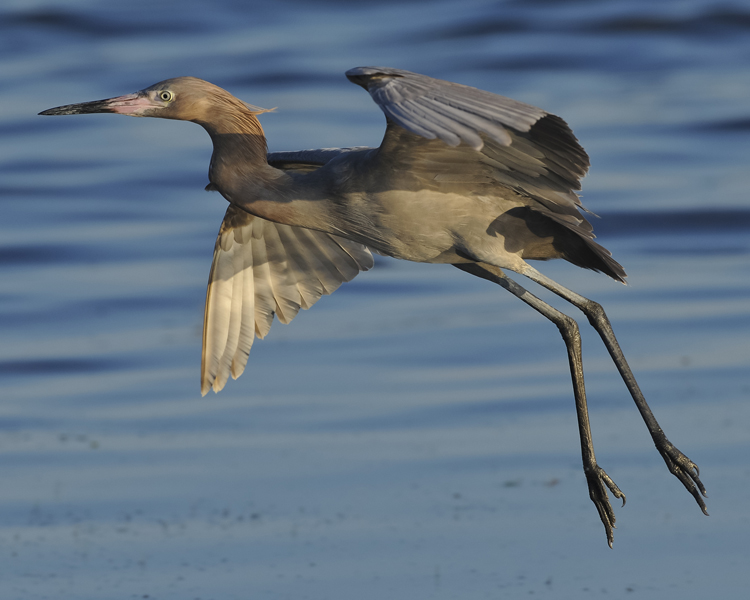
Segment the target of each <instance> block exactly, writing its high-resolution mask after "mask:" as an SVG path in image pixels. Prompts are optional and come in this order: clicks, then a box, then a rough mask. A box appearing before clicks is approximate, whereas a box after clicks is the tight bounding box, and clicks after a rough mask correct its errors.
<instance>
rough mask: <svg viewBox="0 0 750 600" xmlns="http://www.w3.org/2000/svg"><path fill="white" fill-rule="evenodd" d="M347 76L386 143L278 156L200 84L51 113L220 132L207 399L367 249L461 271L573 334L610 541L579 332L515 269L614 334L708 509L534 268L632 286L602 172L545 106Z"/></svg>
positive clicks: (246, 116)
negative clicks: (617, 255)
mask: <svg viewBox="0 0 750 600" xmlns="http://www.w3.org/2000/svg"><path fill="white" fill-rule="evenodd" d="M347 77H348V78H349V79H350V80H351V81H352V82H353V83H356V84H358V85H360V86H362V87H363V88H365V89H366V90H367V91H368V92H369V93H370V95H371V96H372V98H373V100H375V102H376V103H377V104H378V105H379V106H380V108H381V109H382V110H383V112H384V113H385V115H386V117H387V129H386V133H385V137H384V139H383V142H382V144H381V145H380V147H378V148H349V149H323V150H306V151H300V152H277V153H271V154H268V153H267V146H266V139H265V136H264V134H263V129H262V127H261V125H260V123H259V121H258V119H257V115H258V114H260V113H261V112H264V111H263V110H262V109H258V108H257V107H253V106H250V105H247V104H245V103H244V102H242V101H241V100H239V99H237V98H235V97H234V96H232V95H231V94H230V93H229V92H227V91H225V90H223V89H221V88H219V87H217V86H215V85H213V84H210V83H208V82H205V81H202V80H200V79H195V78H192V77H180V78H176V79H169V80H166V81H162V82H160V83H158V84H155V85H153V86H151V87H149V88H146V89H144V90H142V91H140V92H137V93H136V94H130V95H127V96H121V97H119V98H112V99H110V100H102V101H97V102H89V103H84V104H77V105H68V106H62V107H59V108H56V109H50V110H48V111H44V113H42V114H81V113H91V112H115V113H120V114H127V115H131V116H150V117H161V118H168V119H178V120H187V121H193V122H195V123H198V124H199V125H201V126H202V127H204V129H206V131H207V132H208V134H209V135H210V136H211V140H212V142H213V147H214V151H213V155H212V157H211V164H210V167H209V181H210V183H209V185H208V186H207V188H206V189H209V190H214V191H218V192H220V193H221V195H222V196H224V198H226V199H227V200H228V201H229V203H230V206H229V208H228V209H227V214H226V215H225V218H224V222H223V223H222V226H221V229H220V232H219V236H218V239H217V242H216V246H215V251H214V260H213V264H212V267H211V275H210V277H209V286H208V294H207V300H206V312H205V323H204V337H203V363H202V378H201V379H202V391H203V393H204V394H205V393H206V392H207V391H208V390H209V389H211V388H213V389H214V391H219V390H220V389H221V388H222V387H223V386H224V384H225V383H226V381H227V378H228V376H229V375H230V374H231V375H232V376H233V377H235V378H236V377H238V376H239V375H240V374H241V373H242V371H243V369H244V367H245V363H246V361H247V358H248V353H249V351H250V347H251V346H252V343H253V339H254V337H261V338H262V337H264V336H265V335H266V334H267V333H268V330H269V329H270V326H271V323H272V321H273V318H274V315H275V316H276V317H277V318H278V319H279V320H280V321H282V322H284V323H288V322H289V321H290V320H291V319H293V318H294V316H295V315H296V314H297V312H298V311H299V309H300V308H309V307H310V306H312V304H314V303H315V302H316V301H317V300H318V299H319V298H320V296H321V295H323V294H329V293H331V292H333V291H334V290H335V289H336V288H337V287H338V286H339V285H340V284H341V283H342V282H344V281H349V280H350V279H351V278H353V277H354V276H355V275H357V273H359V272H360V271H362V270H367V269H369V268H370V267H371V266H372V256H371V254H370V250H372V251H375V252H377V253H379V254H382V255H386V256H392V257H395V258H399V259H405V260H411V261H416V262H427V263H445V264H452V265H454V266H456V267H458V268H459V269H461V270H464V271H466V272H468V273H471V274H473V275H476V276H478V277H482V278H484V279H487V280H489V281H492V282H494V283H497V284H499V285H501V286H502V287H503V288H505V289H507V290H508V291H510V292H511V293H512V294H514V295H515V296H517V297H518V298H520V299H521V300H523V301H524V302H526V303H527V304H529V305H530V306H532V307H533V308H534V309H535V310H537V311H539V312H540V313H541V314H543V315H544V316H546V317H547V318H549V319H550V320H551V321H553V322H554V323H555V324H556V325H557V326H558V328H559V329H560V331H561V333H562V335H563V338H564V340H565V343H566V346H567V348H568V357H569V362H570V367H571V376H572V380H573V388H574V392H575V398H576V409H577V413H578V422H579V430H580V434H581V447H582V453H583V463H584V471H585V473H586V477H587V481H588V485H589V492H590V496H591V498H592V500H593V501H594V503H595V505H596V507H597V510H598V511H599V515H600V517H601V519H602V522H603V523H604V526H605V529H606V531H607V537H608V541H609V543H610V545H611V543H612V527H613V526H614V513H613V511H612V508H611V506H610V504H609V500H608V498H607V494H606V489H607V488H608V489H609V490H610V491H611V492H612V493H613V494H614V495H615V496H616V497H618V498H623V502H624V495H623V494H622V492H620V490H619V489H618V488H617V486H616V485H615V484H614V482H613V481H612V480H611V479H610V478H609V477H608V476H607V474H606V473H605V472H604V471H603V470H602V469H601V468H600V467H599V466H598V465H597V464H596V460H595V457H594V451H593V444H592V442H591V432H590V426H589V422H588V412H587V407H586V395H585V389H584V385H583V365H582V359H581V354H580V335H579V333H578V326H577V325H576V323H575V321H573V320H572V319H571V318H570V317H567V316H566V315H564V314H562V313H560V312H559V311H557V310H555V309H554V308H552V307H551V306H549V305H547V304H546V303H544V302H542V301H541V300H539V299H538V298H536V297H535V296H533V295H532V294H530V293H529V292H528V291H526V290H525V289H524V288H522V287H521V286H520V285H518V284H517V283H516V282H515V281H513V280H511V279H509V278H508V277H507V276H506V275H505V274H504V273H503V271H502V270H503V269H507V270H510V271H513V272H516V273H519V274H522V275H524V276H526V277H528V278H530V279H532V280H533V281H535V282H537V283H539V284H540V285H542V286H544V287H546V288H548V289H550V290H551V291H553V292H554V293H556V294H558V295H559V296H561V297H562V298H564V299H565V300H567V301H568V302H570V303H572V304H573V305H575V306H576V307H578V308H580V309H581V310H583V311H584V313H585V314H586V316H587V317H588V319H589V321H590V322H591V324H592V325H593V326H594V327H595V328H596V330H597V331H598V332H599V334H600V335H601V337H602V339H603V341H604V343H605V345H606V346H607V349H608V350H609V352H610V354H611V356H612V358H613V360H614V362H615V364H616V365H617V367H618V369H619V371H620V373H621V375H622V377H623V380H624V381H625V383H626V385H627V387H628V389H629V391H630V393H631V395H632V397H633V399H634V400H635V402H636V404H637V406H638V408H639V410H640V411H641V414H642V416H643V418H644V420H645V422H646V424H647V426H648V428H649V431H650V432H651V435H652V438H653V439H654V442H655V444H656V447H657V449H659V452H660V453H661V454H662V457H663V458H664V460H665V461H666V463H667V465H668V467H669V469H670V471H671V472H672V473H674V474H675V475H676V476H677V477H678V478H679V479H680V481H682V483H683V484H684V485H685V487H686V488H687V489H688V490H689V491H690V492H691V493H692V494H693V496H694V498H695V499H696V501H697V502H698V503H699V505H700V506H701V508H702V509H703V510H704V512H705V504H704V503H703V500H702V499H701V497H700V494H701V493H703V494H704V495H705V489H704V488H703V485H702V483H701V482H700V479H699V478H698V471H697V467H696V466H695V464H694V463H692V462H691V461H690V460H689V459H688V458H687V457H686V456H685V455H684V454H682V453H681V452H680V451H679V450H677V449H676V448H674V446H672V445H671V443H669V441H668V440H667V438H666V437H665V436H664V433H663V432H662V430H661V428H660V427H659V425H658V423H657V422H656V419H655V418H654V417H653V414H652V413H651V410H650V409H649V407H648V405H647V404H646V401H645V399H644V398H643V395H642V394H641V392H640V389H638V385H637V383H636V382H635V378H634V377H633V375H632V372H631V371H630V368H629V367H628V365H627V362H626V361H625V358H624V356H623V354H622V351H621V350H620V347H619V345H618V344H617V340H616V339H615V337H614V333H613V332H612V329H611V326H610V324H609V321H608V319H607V317H606V315H605V314H604V311H603V310H602V309H601V306H599V305H598V304H596V303H594V302H591V301H590V300H587V299H586V298H583V297H581V296H579V295H578V294H576V293H575V292H572V291H570V290H568V289H566V288H564V287H562V286H560V285H559V284H557V283H555V282H554V281H552V280H550V279H548V278H546V277H545V276H544V275H542V274H541V273H539V272H538V271H537V270H536V269H534V268H533V267H531V266H530V265H529V264H528V262H527V261H529V260H548V259H554V258H562V259H565V260H567V261H569V262H571V263H573V264H575V265H577V266H580V267H584V268H588V269H593V270H596V271H601V272H603V273H605V274H607V275H609V276H610V277H612V278H613V279H615V280H618V281H624V278H625V272H624V270H623V269H622V267H621V266H620V265H619V264H618V263H617V262H616V261H615V260H614V259H612V257H611V255H610V253H609V252H608V251H607V250H606V249H605V248H603V247H602V246H600V245H599V244H597V243H596V242H595V241H594V235H593V230H592V227H591V224H590V223H589V222H588V221H587V220H586V219H585V218H584V216H583V214H582V213H581V210H582V209H583V207H582V205H581V203H580V200H579V198H578V195H577V194H576V191H577V190H579V189H580V179H581V178H582V177H583V176H584V175H585V173H586V171H587V170H588V166H589V161H588V156H587V155H586V153H585V151H584V150H583V148H582V147H581V146H580V144H579V143H578V140H576V138H575V137H574V136H573V134H572V132H571V130H570V128H569V127H568V126H567V124H566V123H565V122H564V121H563V120H562V119H560V118H559V117H556V116H555V115H551V114H549V113H547V112H545V111H543V110H541V109H539V108H536V107H534V106H530V105H527V104H523V103H520V102H516V101H514V100H511V99H509V98H504V97H502V96H497V95H495V94H491V93H489V92H485V91H482V90H477V89H475V88H470V87H467V86H462V85H459V84H454V83H450V82H446V81H441V80H437V79H432V78H430V77H426V76H424V75H418V74H416V73H410V72H408V71H401V70H397V69H389V68H383V67H360V68H357V69H352V70H350V71H348V72H347Z"/></svg>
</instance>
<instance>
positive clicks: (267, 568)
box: [0, 0, 750, 600]
mask: <svg viewBox="0 0 750 600" xmlns="http://www.w3.org/2000/svg"><path fill="white" fill-rule="evenodd" d="M360 65H386V66H393V67H399V68H405V69H409V70H412V71H417V72H421V73H425V74H428V75H431V76H435V77H440V78H444V79H449V80H453V81H458V82H460V83H465V84H469V85H474V86H477V87H480V88H483V89H487V90H490V91H493V92H497V93H500V94H503V95H506V96H511V97H513V98H517V99H519V100H522V101H525V102H529V103H531V104H535V105H538V106H541V107H543V108H544V109H546V110H548V111H550V112H553V113H556V114H559V115H561V116H563V117H564V118H565V119H566V120H567V121H568V122H569V123H570V124H571V126H572V127H573V129H574V131H575V133H576V135H577V136H578V137H579V139H580V140H581V142H582V143H583V145H584V146H585V147H586V149H587V151H588V152H589V154H590V155H591V162H592V169H591V172H590V174H589V176H587V178H586V179H585V181H584V190H583V192H584V196H583V199H584V202H585V204H586V205H587V206H588V208H590V209H591V210H593V211H594V212H596V213H597V214H598V215H599V216H600V217H601V219H595V222H594V225H595V230H596V232H597V234H598V235H599V241H600V242H601V243H603V244H604V245H605V246H606V247H608V248H609V249H610V250H612V252H613V254H614V256H615V258H616V259H617V260H618V261H619V262H621V263H622V264H623V265H624V267H625V269H626V271H627V272H628V276H629V283H630V285H629V286H628V287H624V286H622V285H619V284H617V283H615V282H613V281H610V280H608V279H607V278H606V277H604V276H602V275H597V274H594V273H590V272H583V271H581V270H580V269H576V268H575V267H572V266H570V265H568V264H565V263H550V264H543V265H538V266H539V268H540V269H541V270H543V271H544V272H545V273H547V274H548V275H550V276H551V277H553V278H555V279H557V280H558V281H560V282H561V283H563V284H564V285H567V286H568V287H572V288H573V289H576V290H577V291H579V292H580V293H582V294H584V295H586V296H590V297H592V298H594V299H596V300H598V301H600V302H601V303H602V304H603V305H604V306H605V308H606V309H607V311H608V314H609V316H610V318H611V320H612V322H613V324H614V327H615V330H616V331H617V333H618V337H619V339H620V342H621V344H622V346H623V348H624V350H625V352H626V355H627V356H628V358H629V360H630V362H631V365H632V366H633V368H634V371H635V372H636V375H637V376H638V379H639V382H640V384H641V387H642V388H643V389H644V391H645V393H646V396H647V398H648V399H649V401H650V403H651V405H652V408H653V409H654V411H655V413H656V415H657V417H659V419H660V422H661V423H662V425H663V426H664V428H665V430H666V431H667V433H668V435H669V436H670V438H671V439H672V441H674V442H675V444H676V445H678V446H679V447H680V448H681V449H682V450H683V451H684V452H685V453H686V454H688V455H689V456H690V457H691V458H692V459H693V460H695V461H696V462H697V463H698V464H699V465H700V467H701V474H702V476H703V479H704V482H705V484H706V486H707V487H708V490H709V493H710V498H709V502H708V506H709V512H711V517H710V518H706V517H704V516H702V515H701V514H700V511H699V510H698V508H697V507H696V506H695V504H694V502H693V500H692V499H691V498H690V497H689V495H688V494H687V493H686V492H685V491H684V490H683V489H682V488H681V486H680V484H679V483H678V482H677V481H676V480H674V478H673V477H672V476H671V475H669V473H668V472H667V471H666V469H665V468H664V464H663V462H662V461H661V459H660V457H659V456H658V454H657V453H656V451H655V450H654V448H653V445H652V443H651V441H650V439H649V438H648V435H647V433H646V430H645V428H644V427H643V424H642V423H641V422H640V419H639V417H638V415H637V412H636V410H635V408H634V407H633V406H632V402H631V401H630V399H629V397H628V395H627V392H626V390H625V388H624V386H623V385H622V383H621V381H620V380H619V378H618V376H617V373H616V371H615V370H614V367H613V366H612V365H611V363H610V361H609V359H608V357H607V356H606V354H605V352H604V351H603V348H602V345H601V343H600V342H599V340H598V339H597V338H596V336H595V334H592V333H591V332H590V331H584V359H585V366H586V369H587V371H586V374H587V384H588V389H589V393H590V405H591V411H592V420H593V428H594V440H595V443H596V447H597V451H598V454H597V456H598V458H599V461H600V463H601V464H602V466H603V467H604V468H605V469H606V470H607V471H608V473H609V474H610V475H611V476H612V477H613V478H614V479H615V481H617V483H618V485H619V486H620V487H621V488H622V489H623V491H625V493H626V494H627V495H628V503H627V505H626V506H625V507H624V508H619V506H616V511H617V516H618V525H619V528H618V530H617V531H616V534H615V548H614V550H613V551H610V550H609V549H608V548H607V547H606V543H605V538H604V533H603V530H602V527H601V524H600V523H599V521H598V518H597V516H596V512H595V510H594V508H593V506H592V505H591V503H590V501H589V499H588V498H587V492H586V487H585V482H584V478H583V475H582V473H581V469H580V455H579V450H578V436H577V431H576V425H575V415H574V409H573V401H572V391H571V389H570V382H569V376H568V373H567V363H566V358H565V352H564V346H563V344H562V342H561V340H560V339H559V336H558V334H557V332H556V330H555V328H554V327H553V326H551V325H550V324H549V323H547V322H546V321H544V320H543V319H542V318H541V317H539V316H538V315H536V314H535V313H533V312H532V311H530V310H529V309H528V308H527V307H526V306H525V305H523V304H522V303H520V302H518V301H517V300H515V299H513V298H512V297H510V296H509V295H507V294H504V292H503V291H502V290H500V289H499V288H498V289H495V288H494V287H493V286H491V285H489V284H486V283H485V282H482V281H479V280H476V279H474V278H470V277H468V276H467V275H465V274H463V273H460V272H458V271H457V270H455V269H450V268H448V267H444V266H434V265H417V264H408V263H402V262H397V261H393V260H386V259H379V260H378V261H377V264H376V267H375V269H373V271H371V272H369V273H366V274H362V275H360V276H359V277H358V278H357V279H355V280H354V281H353V282H351V283H349V284H346V285H344V286H342V288H341V289H340V290H339V291H337V292H336V293H335V294H334V295H332V296H331V297H330V298H324V299H323V300H321V301H320V302H319V303H318V304H317V305H316V306H315V307H314V308H313V309H312V310H311V311H309V312H304V313H302V314H300V315H299V316H298V317H297V318H296V319H295V321H294V322H293V323H292V324H290V325H288V326H284V325H280V324H278V323H277V324H275V325H274V327H273V328H272V331H271V334H270V335H269V337H268V338H267V339H266V340H264V341H263V342H259V343H256V345H255V346H254V347H253V350H252V353H251V356H250V361H249V364H248V368H247V370H246V372H245V374H244V375H243V376H242V377H241V378H240V379H239V380H237V381H236V382H232V381H230V382H229V384H228V385H227V387H226V388H225V389H224V390H223V391H222V392H221V393H220V394H219V395H217V396H214V395H213V394H211V396H207V397H206V398H201V396H200V393H199V381H198V380H199V363H200V344H201V326H202V310H203V302H204V299H205V284H206V279H207V276H208V269H209V266H210V262H211V252H212V249H213V243H214V239H215V235H216V232H217V230H218V227H219V224H220V221H221V217H222V215H223V213H224V210H225V208H226V205H225V201H224V200H223V199H221V198H220V197H219V196H218V195H217V194H206V193H205V192H203V187H204V186H205V184H206V183H207V175H206V173H207V168H208V159H209V157H210V151H211V150H210V142H209V139H208V137H207V136H206V134H205V133H204V132H203V131H202V130H201V129H200V128H199V127H196V126H194V125H192V124H186V123H179V122H170V121H159V120H155V119H154V120H152V119H137V120H136V119H125V118H121V117H115V116H113V115H92V116H82V117H64V118H63V117H59V118H49V117H38V116H36V114H37V113H38V112H39V111H41V110H44V109H46V108H50V107H52V106H58V105H61V104H69V103H74V102H82V101H87V100H96V99H101V98H107V97H111V96H117V95H121V94H125V93H129V92H132V91H136V90H138V89H141V88H143V87H146V86H148V85H151V84H152V83H155V82H157V81H159V80H162V79H166V78H169V77H175V76H180V75H194V76H197V77H201V78H204V79H208V80H210V81H212V82H214V83H216V84H218V85H220V86H222V87H225V88H227V89H228V90H230V91H231V92H232V93H234V94H235V95H237V96H238V97H240V98H242V99H244V100H246V101H248V102H250V103H252V104H255V105H259V106H264V107H269V108H270V107H277V110H276V111H275V112H274V113H270V114H265V115H263V116H262V117H261V119H262V124H263V126H264V128H265V130H266V134H267V136H268V140H269V147H270V149H271V150H295V149H302V148H317V147H336V146H352V145H377V144H379V142H380V139H381V137H382V133H383V125H384V121H383V116H382V114H381V113H380V112H379V111H378V109H377V107H376V106H375V105H374V104H373V103H372V101H371V100H370V98H369V97H368V95H367V94H366V93H365V92H364V91H363V90H361V89H360V88H358V87H356V86H353V85H351V84H350V83H349V82H348V81H347V80H346V79H345V77H344V76H343V73H344V71H345V70H347V69H348V68H351V67H354V66H360ZM0 107H2V110H1V111H0V388H1V389H2V392H1V394H0V398H2V400H1V401H0V474H1V476H2V485H0V582H2V583H1V584H0V586H1V588H0V597H2V598H12V599H15V598H23V599H27V598H28V599H37V598H78V599H97V600H102V599H108V598H113V599H114V598H118V599H119V598H144V597H148V598H158V599H165V598H169V599H172V598H174V599H178V598H179V599H184V598H201V599H203V600H206V599H210V598H217V599H219V598H220V599H222V600H224V599H234V598H237V599H245V598H273V599H282V598H290V599H291V598H294V599H295V600H297V599H301V598H310V599H314V600H322V599H331V598H342V599H343V598H346V599H349V598H359V599H364V600H369V599H382V598H394V599H400V598H404V599H406V598H408V599H412V598H438V599H443V598H457V599H461V600H464V599H466V598H499V597H502V598H521V597H523V598H527V597H529V596H530V595H536V596H542V597H549V598H581V597H606V598H625V597H627V598H636V597H639V598H659V599H664V598H680V599H689V598H706V597H716V596H717V595H720V596H722V597H739V596H741V595H742V593H743V592H742V591H740V590H746V589H747V562H748V559H750V556H749V554H748V550H747V544H746V540H747V536H748V534H750V519H749V518H748V516H747V506H748V504H749V503H750V468H749V467H748V457H750V408H749V406H750V405H749V403H748V400H749V399H750V199H748V193H747V190H748V189H750V169H748V163H749V162H750V136H749V135H748V134H749V133H750V2H711V1H709V0H694V1H692V0H679V1H678V0H673V1H661V2H653V1H650V2H646V1H643V2H641V1H610V2H590V1H584V0H582V1H579V2H574V1H571V2H563V1H558V2H553V1H548V0H532V1H529V0H526V1H520V0H519V1H517V2H497V1H494V2H489V1H480V0H473V1H464V2H460V3H457V2H428V1H414V2H408V1H406V2H405V1H402V2H380V3H377V4H375V3H364V2H337V1H335V0H330V1H327V2H326V1H321V2H314V1H310V0H307V1H305V2H302V1H298V2H292V1H284V2H274V3H268V2H266V3H255V2H241V1H236V0H235V1H231V0H225V1H212V2H210V3H209V2H198V1H184V0H180V1H176V0H175V1H163V2H158V1H156V2H155V1H151V2H144V1H140V0H134V1H131V2H127V3H111V2H103V1H98V2H97V1H93V0H91V1H84V0H81V1H75V0H67V1H65V0H61V1H48V2H36V1H32V0H17V1H14V0H6V1H5V2H4V3H3V4H2V7H0ZM541 295H542V296H543V297H544V298H545V299H548V300H550V301H552V302H553V303H555V304H556V306H559V307H560V308H563V307H562V306H561V305H560V304H559V303H557V302H555V300H554V299H552V298H550V297H549V296H548V295H547V294H541ZM568 312H571V311H568ZM571 314H574V313H572V312H571ZM581 324H582V326H583V325H584V324H585V319H581Z"/></svg>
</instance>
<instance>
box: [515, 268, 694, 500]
mask: <svg viewBox="0 0 750 600" xmlns="http://www.w3.org/2000/svg"><path fill="white" fill-rule="evenodd" d="M522 274H523V275H525V276H526V277H528V278H529V279H531V280H532V281H535V282H536V283H538V284H539V285H541V286H543V287H545V288H547V289H548V290H550V291H551V292H554V293H555V294H557V295H558V296H560V297H561V298H563V299H565V300H567V301H568V302H570V303H571V304H573V305H574V306H576V307H577V308H579V309H581V310H582V311H583V313H584V314H585V315H586V317H587V318H588V320H589V323H591V325H592V327H593V328H594V329H596V331H597V333H599V335H600V336H601V338H602V341H603V342H604V345H605V346H606V347H607V350H608V351H609V355H610V356H611V357H612V360H613V361H614V363H615V366H616V367H617V370H618V371H619V372H620V376H621V377H622V379H623V381H624V382H625V385H626V386H627V388H628V391H629V392H630V395H631V396H632V397H633V400H634V401H635V405H636V406H637V407H638V410H639V411H640V413H641V417H642V418H643V421H644V422H645V423H646V427H648V430H649V433H651V438H652V439H653V440H654V445H655V446H656V449H657V450H658V451H659V454H661V456H662V458H663V459H664V462H665V463H667V468H668V469H669V471H670V473H672V474H673V475H674V476H675V477H677V479H679V480H680V481H681V482H682V484H683V485H684V486H685V488H686V489H687V490H688V491H689V492H690V493H691V494H692V495H693V498H695V501H696V502H697V503H698V506H700V507H701V510H702V511H703V514H705V515H708V512H707V510H706V503H705V502H703V498H701V494H703V495H704V496H706V495H707V494H706V488H705V487H704V486H703V483H701V480H700V478H699V477H698V475H699V471H698V466H697V465H696V464H695V463H694V462H693V461H691V460H690V459H689V458H688V457H687V456H685V455H684V454H683V453H682V452H680V451H679V450H678V449H677V448H675V447H674V446H673V445H672V442H670V441H669V440H668V439H667V436H666V435H665V434H664V431H662V428H661V427H660V426H659V423H658V422H657V421H656V418H655V417H654V413H652V412H651V408H650V407H649V405H648V403H647V402H646V399H645V398H644V397H643V393H642V392H641V390H640V388H639V387H638V383H637V382H636V380H635V377H634V376H633V372H632V371H631V370H630V367H629V366H628V363H627V361H626V360H625V355H624V354H623V353H622V350H621V349H620V344H618V343H617V339H616V338H615V334H614V331H612V325H611V324H610V322H609V319H608V318H607V315H606V314H605V312H604V309H603V308H602V307H601V305H600V304H598V303H596V302H593V301H591V300H589V299H588V298H584V297H583V296H580V295H579V294H576V293H575V292H573V291H571V290H569V289H567V288H565V287H563V286H561V285H560V284H558V283H556V282H555V281H552V280H551V279H550V278H549V277H545V276H544V275H542V274H541V273H540V272H539V271H537V270H536V269H534V268H533V267H527V269H526V270H524V271H523V273H522Z"/></svg>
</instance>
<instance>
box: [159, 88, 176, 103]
mask: <svg viewBox="0 0 750 600" xmlns="http://www.w3.org/2000/svg"><path fill="white" fill-rule="evenodd" d="M159 98H161V99H162V100H163V101H164V102H171V101H172V100H174V94H172V92H170V91H168V90H164V91H163V92H159Z"/></svg>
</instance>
